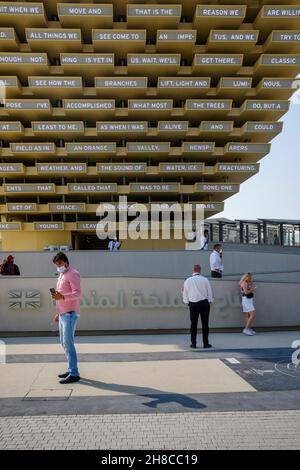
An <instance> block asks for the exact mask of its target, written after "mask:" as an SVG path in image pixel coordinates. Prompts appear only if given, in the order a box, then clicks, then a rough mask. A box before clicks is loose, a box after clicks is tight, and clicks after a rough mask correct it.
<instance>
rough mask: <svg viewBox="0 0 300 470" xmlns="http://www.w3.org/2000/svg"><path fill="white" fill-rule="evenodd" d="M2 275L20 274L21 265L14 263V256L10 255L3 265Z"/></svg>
mask: <svg viewBox="0 0 300 470" xmlns="http://www.w3.org/2000/svg"><path fill="white" fill-rule="evenodd" d="M1 274H2V276H20V269H19V266H17V265H16V264H14V257H13V256H12V255H9V256H8V257H7V259H6V260H5V261H4V262H3V264H2V266H1Z"/></svg>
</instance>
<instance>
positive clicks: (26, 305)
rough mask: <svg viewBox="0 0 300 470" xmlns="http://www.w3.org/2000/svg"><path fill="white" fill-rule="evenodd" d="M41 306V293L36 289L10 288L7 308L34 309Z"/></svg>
mask: <svg viewBox="0 0 300 470" xmlns="http://www.w3.org/2000/svg"><path fill="white" fill-rule="evenodd" d="M40 306H41V293H40V291H38V290H35V289H30V290H23V289H17V290H10V291H9V292H8V308H9V309H12V310H34V309H37V308H39V307H40Z"/></svg>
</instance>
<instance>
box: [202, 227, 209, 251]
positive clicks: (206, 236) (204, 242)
mask: <svg viewBox="0 0 300 470" xmlns="http://www.w3.org/2000/svg"><path fill="white" fill-rule="evenodd" d="M208 240H209V234H208V230H204V233H203V237H201V248H200V250H203V251H207V250H208Z"/></svg>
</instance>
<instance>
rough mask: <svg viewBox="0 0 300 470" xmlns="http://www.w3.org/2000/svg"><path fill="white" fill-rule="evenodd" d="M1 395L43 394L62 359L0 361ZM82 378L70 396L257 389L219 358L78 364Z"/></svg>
mask: <svg viewBox="0 0 300 470" xmlns="http://www.w3.org/2000/svg"><path fill="white" fill-rule="evenodd" d="M0 367H1V377H2V380H1V383H0V397H24V396H26V395H27V394H28V392H31V391H35V393H36V394H38V393H40V395H39V396H41V397H46V396H48V395H49V394H50V393H51V390H56V389H57V388H58V387H59V386H60V387H61V388H62V389H63V388H64V386H63V385H59V384H58V378H57V375H58V374H59V373H62V372H64V370H62V367H63V366H62V364H60V363H48V364H20V365H19V364H15V363H14V364H2V365H1V366H0ZM80 374H81V377H82V380H81V381H80V382H78V383H76V384H71V386H70V384H69V385H68V386H67V388H70V389H72V396H73V397H76V396H91V397H92V396H115V395H120V396H122V395H130V394H136V393H144V394H159V393H179V394H189V393H224V392H227V393H229V392H230V393H234V392H251V391H253V392H254V391H255V388H254V387H252V386H251V385H249V384H248V383H247V382H246V381H245V380H244V379H243V378H241V377H239V376H238V374H236V373H235V372H234V371H232V370H231V369H230V368H229V367H228V366H227V365H225V364H224V363H223V362H222V361H220V360H219V359H195V360H192V359H191V360H181V361H158V362H157V361H147V362H125V363H124V362H122V363H117V362H114V363H96V362H94V363H82V364H81V365H80ZM23 379H24V380H23Z"/></svg>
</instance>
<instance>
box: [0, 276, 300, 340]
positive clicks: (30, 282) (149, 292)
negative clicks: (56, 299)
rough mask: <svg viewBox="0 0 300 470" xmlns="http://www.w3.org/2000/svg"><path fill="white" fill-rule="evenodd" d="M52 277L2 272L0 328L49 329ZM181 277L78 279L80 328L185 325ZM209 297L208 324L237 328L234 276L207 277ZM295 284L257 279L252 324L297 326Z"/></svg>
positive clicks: (238, 309) (299, 298)
mask: <svg viewBox="0 0 300 470" xmlns="http://www.w3.org/2000/svg"><path fill="white" fill-rule="evenodd" d="M54 281H55V280H54V279H53V278H27V279H20V278H16V277H2V279H1V285H0V332H17V331H19V332H21V331H23V332H24V331H32V332H42V331H51V330H55V329H56V327H54V326H51V321H52V319H53V316H54V311H55V308H54V306H53V303H52V300H51V298H50V294H49V288H50V287H52V286H54V287H55V282H54ZM181 286H182V280H181V279H165V278H163V279H159V278H158V279H152V278H148V279H147V278H143V279H139V278H126V277H122V278H116V277H112V278H109V277H106V278H95V277H94V278H87V277H83V278H82V312H81V318H80V321H79V324H78V330H79V331H80V330H81V331H87V330H91V331H104V330H109V331H120V330H141V329H182V328H188V327H189V311H188V308H187V307H186V306H184V305H182V304H181ZM212 287H213V292H214V297H215V302H214V304H213V308H212V311H211V321H210V325H211V327H212V328H226V327H228V328H232V327H242V325H243V320H244V318H243V317H244V315H243V314H242V312H241V306H240V295H239V288H238V284H237V282H236V281H225V280H215V281H212ZM299 289H300V284H297V283H269V282H261V283H258V284H257V294H256V296H255V305H256V309H257V320H256V323H255V324H256V326H260V327H287V326H298V327H300V296H299Z"/></svg>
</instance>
